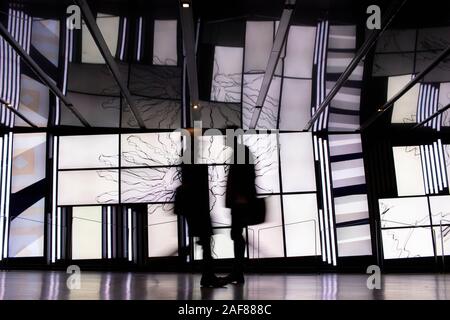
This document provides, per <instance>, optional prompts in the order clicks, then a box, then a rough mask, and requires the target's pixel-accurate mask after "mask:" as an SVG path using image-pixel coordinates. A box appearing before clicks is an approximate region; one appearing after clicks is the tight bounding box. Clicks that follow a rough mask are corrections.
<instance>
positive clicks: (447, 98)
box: [438, 82, 450, 127]
mask: <svg viewBox="0 0 450 320" xmlns="http://www.w3.org/2000/svg"><path fill="white" fill-rule="evenodd" d="M448 104H450V82H445V83H441V84H440V86H439V104H438V108H439V109H442V108H444V107H445V106H447V105H448ZM441 123H442V126H443V127H450V110H449V109H447V111H444V112H443V113H442V122H441Z"/></svg>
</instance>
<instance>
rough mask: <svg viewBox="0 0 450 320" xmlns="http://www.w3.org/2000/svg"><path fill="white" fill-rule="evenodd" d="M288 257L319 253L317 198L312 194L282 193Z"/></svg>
mask: <svg viewBox="0 0 450 320" xmlns="http://www.w3.org/2000/svg"><path fill="white" fill-rule="evenodd" d="M283 211H284V223H285V230H286V251H287V256H288V257H298V256H317V255H320V252H321V251H320V229H319V221H318V216H317V199H316V195H315V194H314V193H312V194H293V195H283Z"/></svg>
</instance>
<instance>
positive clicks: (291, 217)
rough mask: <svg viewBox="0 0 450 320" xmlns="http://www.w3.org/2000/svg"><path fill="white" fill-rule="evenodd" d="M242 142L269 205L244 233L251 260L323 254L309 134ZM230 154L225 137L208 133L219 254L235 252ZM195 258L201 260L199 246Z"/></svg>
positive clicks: (258, 137) (206, 141)
mask: <svg viewBox="0 0 450 320" xmlns="http://www.w3.org/2000/svg"><path fill="white" fill-rule="evenodd" d="M244 143H245V144H246V145H247V146H248V147H249V149H250V152H251V153H252V156H253V157H254V161H255V169H256V190H257V193H258V195H259V196H260V197H263V198H265V201H266V206H267V216H266V221H265V222H264V223H263V224H259V225H255V226H249V227H248V228H247V230H246V231H245V232H244V233H245V236H246V237H247V238H248V256H249V258H251V259H253V258H254V259H258V258H274V257H298V256H318V255H320V254H321V244H320V229H319V222H318V212H317V199H316V197H317V196H316V180H315V175H314V158H313V149H312V137H311V134H310V133H296V132H292V133H281V134H279V135H277V134H270V133H268V134H264V133H260V134H247V135H245V136H244ZM230 156H231V153H230V150H228V148H227V147H226V146H225V137H224V136H208V137H204V140H203V153H202V158H201V159H202V162H203V163H206V164H208V165H209V179H210V181H209V188H210V208H211V218H212V222H213V227H214V228H215V232H216V234H215V236H214V244H215V245H214V252H215V254H216V255H217V257H218V258H229V257H232V256H233V243H232V241H231V240H230V238H229V232H230V229H229V227H230V224H231V217H230V210H229V209H228V208H226V207H225V191H226V184H227V176H228V170H229V160H230ZM300 204H301V205H300ZM195 258H196V259H199V258H201V249H200V248H199V247H198V246H197V247H196V250H195Z"/></svg>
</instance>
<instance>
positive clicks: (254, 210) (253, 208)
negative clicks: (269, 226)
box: [244, 198, 266, 226]
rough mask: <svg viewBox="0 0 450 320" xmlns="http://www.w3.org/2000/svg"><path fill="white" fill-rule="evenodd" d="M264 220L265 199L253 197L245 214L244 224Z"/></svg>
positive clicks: (249, 224)
mask: <svg viewBox="0 0 450 320" xmlns="http://www.w3.org/2000/svg"><path fill="white" fill-rule="evenodd" d="M265 221H266V200H265V199H264V198H255V199H254V200H253V201H252V202H251V204H250V205H249V209H248V211H247V214H246V215H245V221H244V222H245V224H246V225H247V226H253V225H257V224H261V223H264V222H265Z"/></svg>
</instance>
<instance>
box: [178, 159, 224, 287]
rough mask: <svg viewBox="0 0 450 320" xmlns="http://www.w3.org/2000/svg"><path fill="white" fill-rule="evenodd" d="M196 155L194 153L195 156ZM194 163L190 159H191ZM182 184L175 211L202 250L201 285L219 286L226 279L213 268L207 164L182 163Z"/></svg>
mask: <svg viewBox="0 0 450 320" xmlns="http://www.w3.org/2000/svg"><path fill="white" fill-rule="evenodd" d="M194 157H195V156H194ZM192 163H193V162H192ZM181 182H182V183H181V186H180V187H178V189H177V192H176V194H175V213H176V214H177V215H181V216H184V217H186V219H187V222H188V228H189V235H190V236H191V237H198V238H199V241H198V244H199V245H201V247H202V250H203V261H202V278H201V281H200V284H201V286H202V287H222V286H224V284H226V283H225V281H224V280H223V279H221V278H218V277H216V275H215V274H214V270H213V263H212V262H213V258H212V252H211V236H212V234H213V230H212V223H211V216H210V213H209V186H208V166H207V165H204V164H183V165H182V166H181Z"/></svg>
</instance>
